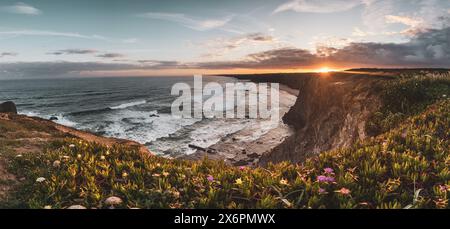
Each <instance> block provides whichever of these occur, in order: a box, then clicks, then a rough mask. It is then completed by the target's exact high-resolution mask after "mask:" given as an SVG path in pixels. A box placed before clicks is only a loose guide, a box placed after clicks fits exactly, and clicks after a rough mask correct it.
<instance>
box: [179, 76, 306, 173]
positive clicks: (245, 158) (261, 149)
mask: <svg viewBox="0 0 450 229" xmlns="http://www.w3.org/2000/svg"><path fill="white" fill-rule="evenodd" d="M279 91H280V116H279V117H280V120H279V125H278V126H276V127H275V128H273V129H270V130H268V131H267V132H266V133H264V134H262V135H260V136H259V137H258V138H252V137H251V136H252V135H253V133H254V132H255V131H261V129H263V125H264V124H262V123H261V124H260V126H258V127H254V126H252V127H247V128H244V129H242V130H240V131H238V132H236V133H233V134H230V135H227V136H225V137H223V138H222V139H220V141H219V142H217V143H216V144H213V145H211V146H210V147H207V148H205V149H198V150H197V151H196V152H195V153H193V154H189V155H181V156H179V157H177V159H187V160H201V159H203V158H205V157H206V158H208V159H211V160H223V161H224V162H225V163H227V164H231V165H234V166H256V165H258V163H259V159H260V158H261V157H262V156H263V155H264V154H266V153H269V152H271V151H272V150H273V149H275V148H276V147H277V146H278V145H279V144H281V143H282V142H284V140H285V139H286V138H288V137H290V136H291V135H292V134H293V133H294V129H293V128H292V127H290V126H289V125H287V124H285V123H284V122H283V120H282V119H283V117H284V115H285V114H286V113H287V112H288V111H289V110H290V109H291V107H292V106H293V105H294V104H295V101H296V100H297V96H298V94H299V90H297V89H293V88H290V87H289V86H287V85H284V84H280V88H279Z"/></svg>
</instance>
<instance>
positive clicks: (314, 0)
mask: <svg viewBox="0 0 450 229" xmlns="http://www.w3.org/2000/svg"><path fill="white" fill-rule="evenodd" d="M367 3H370V0H333V1H329V0H291V1H289V2H286V3H284V4H282V5H280V6H278V7H277V8H276V9H275V10H274V11H273V13H275V14H276V13H280V12H284V11H296V12H303V13H333V12H341V11H346V10H350V9H352V8H354V7H356V6H359V5H362V4H367Z"/></svg>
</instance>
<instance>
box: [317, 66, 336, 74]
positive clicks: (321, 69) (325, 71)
mask: <svg viewBox="0 0 450 229" xmlns="http://www.w3.org/2000/svg"><path fill="white" fill-rule="evenodd" d="M333 71H335V70H333V69H330V68H328V67H322V68H320V69H318V70H317V72H318V73H329V72H333Z"/></svg>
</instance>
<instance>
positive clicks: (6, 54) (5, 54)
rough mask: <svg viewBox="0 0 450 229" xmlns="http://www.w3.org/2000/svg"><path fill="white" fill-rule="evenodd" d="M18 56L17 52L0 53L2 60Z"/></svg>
mask: <svg viewBox="0 0 450 229" xmlns="http://www.w3.org/2000/svg"><path fill="white" fill-rule="evenodd" d="M17 55H18V54H17V53H15V52H2V53H0V58H2V57H7V56H17Z"/></svg>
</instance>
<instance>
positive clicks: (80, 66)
mask: <svg viewBox="0 0 450 229" xmlns="http://www.w3.org/2000/svg"><path fill="white" fill-rule="evenodd" d="M449 37H450V27H446V28H443V29H428V30H426V31H423V32H420V33H418V34H416V35H415V36H414V37H412V38H411V39H410V41H408V42H404V43H375V42H353V43H349V44H347V45H345V46H344V47H339V48H336V47H321V48H322V50H318V51H317V52H316V53H313V52H311V51H309V50H305V49H299V48H281V49H273V50H268V51H264V52H257V53H253V54H249V55H247V56H245V57H244V58H242V59H240V60H236V61H207V62H192V63H182V62H178V61H161V60H137V61H136V60H135V61H133V60H128V61H127V63H102V62H17V63H0V69H1V72H2V74H1V75H2V76H3V77H5V76H6V77H8V76H10V77H21V76H25V77H32V76H57V75H64V74H68V73H82V72H95V71H120V70H160V69H213V70H221V69H230V70H232V69H299V68H310V67H314V66H316V67H317V66H319V65H322V64H324V63H331V64H333V65H337V66H342V67H361V66H364V67H369V66H372V67H445V68H450V39H448V38H449ZM107 54H112V53H105V54H104V55H107ZM107 56H109V57H110V58H113V56H114V55H107ZM114 57H117V56H114Z"/></svg>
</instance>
